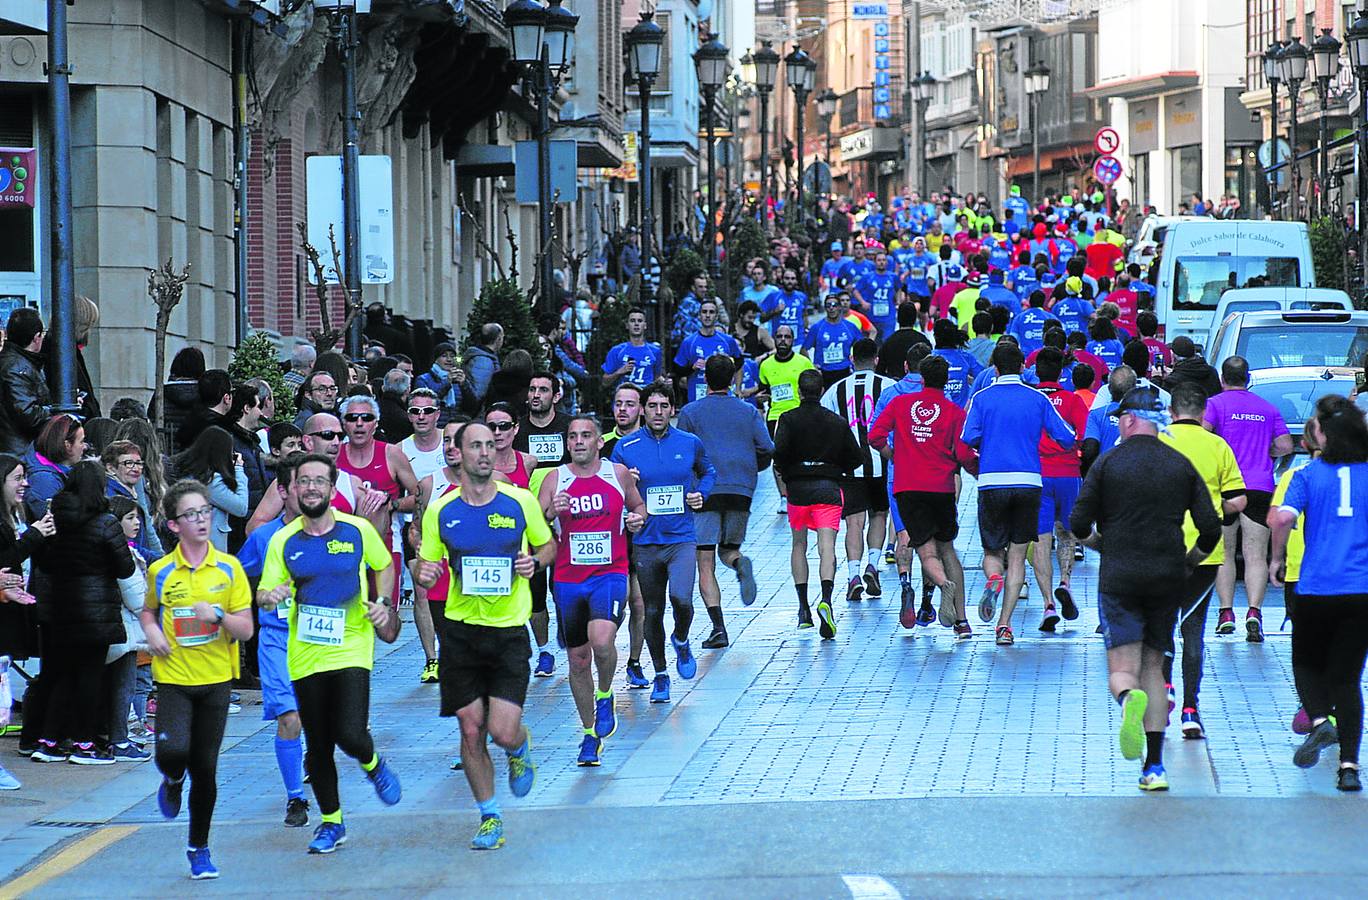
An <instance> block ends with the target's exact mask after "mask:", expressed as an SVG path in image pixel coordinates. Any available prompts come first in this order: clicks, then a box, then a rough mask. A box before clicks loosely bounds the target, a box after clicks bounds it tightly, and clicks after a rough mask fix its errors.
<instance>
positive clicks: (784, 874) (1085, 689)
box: [0, 477, 1368, 897]
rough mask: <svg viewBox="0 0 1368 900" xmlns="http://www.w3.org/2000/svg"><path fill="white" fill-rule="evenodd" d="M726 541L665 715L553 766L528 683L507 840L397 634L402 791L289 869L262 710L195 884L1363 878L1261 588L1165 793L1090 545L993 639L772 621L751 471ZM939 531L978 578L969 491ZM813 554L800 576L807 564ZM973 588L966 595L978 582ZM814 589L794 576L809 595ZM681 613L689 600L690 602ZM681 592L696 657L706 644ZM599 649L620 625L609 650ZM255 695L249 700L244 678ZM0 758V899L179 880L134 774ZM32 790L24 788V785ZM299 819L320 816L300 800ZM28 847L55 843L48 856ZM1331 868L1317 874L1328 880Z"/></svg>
mask: <svg viewBox="0 0 1368 900" xmlns="http://www.w3.org/2000/svg"><path fill="white" fill-rule="evenodd" d="M762 481H763V483H764V490H763V492H762V494H761V496H760V497H758V498H757V502H756V507H755V512H754V514H753V518H752V526H751V536H750V538H749V541H748V548H749V552H750V554H751V555H752V557H753V558H754V559H755V561H756V570H757V577H758V578H759V579H760V582H761V594H760V600H759V602H758V603H757V604H756V605H755V606H754V607H752V608H751V609H745V608H743V607H741V605H740V602H739V599H738V594H737V590H736V585H735V581H734V579H733V580H729V579H725V578H724V579H723V580H724V606H725V607H726V609H727V613H728V628H729V631H730V633H731V637H732V641H733V646H732V647H731V648H730V649H727V650H725V651H716V652H708V651H700V667H699V674H698V677H697V678H696V679H695V680H694V681H692V682H683V681H681V680H679V679H678V678H677V677H676V678H675V679H674V702H673V703H671V704H669V705H664V706H661V705H657V706H652V705H651V704H649V703H648V702H647V697H646V694H647V692H645V691H640V692H628V691H626V690H619V693H618V697H619V710H620V713H619V715H620V719H621V724H620V726H619V731H618V734H617V736H615V737H614V738H613V739H612V740H611V741H609V742H608V743H607V745H606V749H605V753H604V760H603V766H602V767H601V768H599V769H580V768H577V767H576V766H575V764H574V758H575V754H576V752H577V748H578V743H579V737H580V730H579V728H578V724H577V722H576V721H575V719H574V715H573V707H572V704H571V699H570V692H569V689H568V686H567V683H566V681H565V677H564V675H565V657H564V654H560V655H558V658H557V672H556V677H554V678H551V679H538V680H534V683H533V684H532V686H531V691H530V694H529V698H528V707H527V718H528V722H529V725H530V727H531V729H532V733H533V735H534V754H533V755H534V758H535V759H536V760H537V763H538V773H537V783H536V787H535V788H534V790H533V792H532V793H531V795H530V796H528V797H527V798H525V799H524V800H521V801H520V800H515V799H513V798H512V797H511V796H509V794H508V791H507V789H506V786H505V785H504V784H503V778H504V774H505V768H504V763H503V761H502V759H501V757H502V754H497V753H496V768H497V775H498V779H499V783H500V799H501V801H502V802H503V805H504V810H505V821H506V829H507V835H508V843H507V846H506V847H505V848H504V849H503V850H501V851H499V852H497V853H488V854H476V853H472V852H470V851H468V850H467V849H466V844H467V841H468V839H469V837H470V835H471V834H472V833H473V831H474V828H475V826H476V824H477V816H476V813H475V810H474V807H473V803H472V801H471V799H470V795H469V791H468V789H467V787H466V784H465V779H464V777H463V776H462V775H460V774H459V773H457V772H452V771H450V770H449V768H448V766H449V762H450V758H451V755H452V753H453V752H454V751H455V748H456V744H457V728H456V721H455V720H454V719H439V718H437V716H436V703H437V689H436V687H433V686H423V685H419V684H418V681H417V675H418V670H419V668H420V664H421V659H420V652H419V651H418V649H417V641H416V636H415V634H414V632H413V630H412V628H411V627H409V628H406V630H405V632H404V635H403V638H402V639H401V641H400V643H399V644H398V645H397V646H396V647H394V648H386V651H385V652H383V655H382V657H381V658H380V659H379V661H378V663H377V666H376V671H375V681H374V700H373V703H372V725H373V731H374V733H375V736H376V739H377V744H378V745H379V747H380V748H381V752H383V753H384V754H386V755H387V756H388V758H389V759H390V760H391V761H392V762H393V763H394V764H395V766H396V768H397V770H398V772H399V773H400V775H401V777H402V779H403V785H404V799H403V802H402V803H401V804H400V805H399V806H397V807H395V808H393V809H387V808H384V807H382V806H381V804H380V803H379V801H378V800H377V799H376V798H375V796H374V794H373V793H372V791H371V789H370V787H369V785H368V784H367V783H366V782H365V781H364V779H363V777H362V776H361V774H360V772H359V771H358V770H357V769H356V768H355V767H353V766H350V765H348V766H344V767H343V772H344V775H343V783H342V797H343V806H344V809H345V811H346V813H347V822H348V827H349V837H350V840H349V843H348V844H347V846H346V847H345V848H344V849H343V850H342V851H340V852H339V853H337V854H336V855H333V856H331V857H309V856H307V855H306V854H305V853H304V847H305V844H306V843H307V842H308V832H307V831H305V830H287V829H284V828H283V827H281V825H280V816H281V814H282V812H283V792H282V790H281V788H280V784H279V778H278V775H277V772H276V767H275V758H274V753H273V750H272V737H273V731H274V729H273V728H266V727H263V725H262V723H261V722H260V720H259V716H260V707H259V706H256V705H246V706H245V707H244V709H243V712H242V714H241V715H238V716H235V717H232V719H231V720H230V723H229V736H228V738H227V740H226V741H225V745H224V751H223V758H222V761H221V764H220V769H219V780H220V792H219V805H218V812H217V815H216V821H215V826H214V832H213V839H212V847H213V849H214V859H215V861H216V862H217V863H218V865H219V867H220V868H221V869H222V871H223V877H222V878H221V879H220V880H219V881H217V882H212V883H206V884H204V885H203V886H196V887H195V888H194V891H196V892H198V891H204V892H207V893H215V894H217V893H231V894H246V893H251V894H263V893H284V892H287V891H288V892H292V893H298V892H300V891H310V892H322V891H327V892H329V893H330V894H334V895H338V896H350V895H360V894H363V893H365V894H374V893H376V892H385V893H397V892H399V891H404V892H405V893H409V894H412V895H432V896H438V895H453V894H458V893H464V894H466V895H469V893H470V892H472V891H476V890H478V891H481V892H486V893H491V894H493V893H498V894H500V895H507V896H526V897H545V896H557V897H559V896H579V897H583V896H585V895H586V893H587V892H589V893H592V895H599V896H609V895H619V894H626V893H628V892H631V894H633V895H636V896H643V897H656V896H659V897H675V896H680V895H686V894H688V895H703V896H746V897H797V896H802V897H808V896H812V897H842V896H853V897H896V896H899V895H901V896H904V897H912V896H985V895H989V896H1040V895H1045V894H1050V895H1056V896H1084V895H1086V896H1097V895H1098V894H1100V893H1103V892H1105V893H1109V894H1118V895H1140V894H1146V895H1153V894H1154V893H1155V892H1156V891H1163V892H1164V893H1165V894H1168V895H1176V896H1187V895H1211V894H1212V893H1218V894H1234V893H1236V892H1242V893H1245V894H1248V895H1251V896H1266V895H1290V894H1293V893H1296V894H1301V895H1305V894H1307V893H1309V892H1311V891H1312V890H1315V891H1319V892H1321V893H1323V894H1326V895H1330V896H1341V895H1351V894H1357V895H1359V896H1362V895H1363V893H1364V892H1365V891H1368V860H1365V857H1364V855H1363V853H1362V852H1361V835H1362V834H1363V833H1364V831H1363V829H1364V828H1365V827H1368V812H1365V806H1364V804H1363V802H1362V800H1361V799H1360V798H1359V797H1357V796H1341V795H1338V794H1337V792H1336V791H1335V790H1334V786H1333V766H1334V762H1333V761H1332V759H1331V757H1333V753H1331V754H1328V755H1327V756H1326V758H1325V759H1324V760H1323V761H1322V764H1321V766H1320V767H1319V768H1317V769H1314V770H1311V771H1308V772H1303V771H1301V770H1299V769H1296V768H1294V767H1293V765H1292V761H1291V758H1292V750H1293V748H1294V746H1295V743H1296V740H1297V739H1296V738H1295V737H1294V736H1293V735H1292V733H1291V732H1290V730H1289V727H1288V723H1289V722H1290V721H1291V717H1292V714H1293V712H1294V711H1295V709H1296V700H1295V697H1294V694H1293V691H1292V689H1291V674H1290V664H1289V655H1290V644H1289V639H1288V636H1287V633H1286V632H1279V631H1277V627H1278V625H1279V623H1280V622H1281V621H1282V610H1281V606H1280V599H1279V598H1278V597H1277V596H1276V594H1275V596H1274V597H1271V598H1270V604H1269V606H1270V609H1269V612H1268V614H1267V616H1266V621H1267V625H1268V629H1269V631H1270V635H1269V639H1268V641H1267V643H1265V644H1263V645H1262V646H1259V645H1251V644H1247V643H1245V642H1244V640H1243V639H1236V640H1231V639H1219V640H1217V639H1212V640H1211V642H1210V643H1209V644H1208V647H1209V656H1208V663H1207V678H1206V681H1205V683H1204V690H1203V693H1202V712H1203V716H1204V719H1205V722H1206V725H1207V729H1208V732H1209V734H1210V739H1209V740H1208V741H1206V742H1185V741H1183V740H1182V739H1181V738H1180V737H1179V736H1178V735H1177V733H1176V729H1175V730H1174V731H1173V732H1171V738H1170V740H1169V743H1168V747H1167V759H1166V764H1167V766H1168V769H1169V776H1170V780H1171V782H1172V785H1173V789H1172V791H1171V793H1170V794H1169V795H1167V796H1163V795H1155V796H1147V795H1142V794H1140V793H1139V792H1138V791H1137V790H1136V788H1135V780H1136V777H1137V776H1138V774H1139V772H1138V766H1137V765H1136V764H1133V763H1128V762H1125V761H1123V760H1122V759H1121V758H1120V755H1119V753H1118V752H1117V751H1116V749H1115V728H1116V725H1117V724H1118V721H1119V717H1118V714H1117V711H1116V707H1115V705H1114V704H1113V703H1112V702H1111V700H1110V698H1109V697H1108V695H1107V692H1106V688H1105V665H1104V662H1105V661H1104V656H1103V652H1102V647H1101V639H1100V638H1099V637H1097V636H1096V635H1094V634H1093V629H1094V626H1095V625H1096V622H1097V619H1096V612H1095V610H1094V609H1093V606H1092V602H1091V601H1092V599H1093V596H1094V591H1093V584H1094V582H1095V576H1096V566H1095V562H1096V558H1095V557H1090V559H1089V560H1088V561H1087V562H1086V563H1084V564H1083V566H1082V568H1081V570H1080V571H1079V573H1078V575H1076V577H1075V586H1076V594H1078V595H1079V596H1080V600H1081V603H1082V606H1083V610H1084V611H1083V616H1082V618H1080V619H1079V620H1078V621H1077V622H1076V623H1071V624H1072V627H1070V628H1069V629H1068V630H1065V631H1063V632H1062V633H1060V634H1057V635H1046V636H1042V635H1040V633H1039V632H1038V631H1037V630H1036V625H1037V624H1038V621H1039V616H1040V609H1041V607H1040V600H1039V596H1038V594H1037V593H1036V591H1035V590H1034V588H1033V589H1032V596H1031V599H1030V600H1029V601H1028V602H1027V603H1025V604H1024V605H1023V608H1022V609H1021V612H1019V614H1018V618H1017V621H1016V622H1015V623H1014V624H1015V625H1016V628H1017V632H1018V643H1017V645H1016V646H1015V647H1012V648H1005V649H1000V648H996V647H994V646H993V642H992V634H991V629H989V628H987V627H984V626H981V625H980V623H978V621H977V615H976V614H974V613H972V612H971V618H972V619H973V624H974V626H975V628H976V632H977V633H976V636H975V638H974V639H973V640H972V641H970V642H967V643H957V642H955V641H954V640H953V639H952V638H951V636H950V633H949V631H948V630H945V629H940V628H938V627H934V626H933V628H932V629H930V630H926V631H923V630H921V629H918V630H917V631H916V632H915V633H907V632H905V631H903V630H902V629H900V628H898V627H897V602H896V590H895V587H896V579H895V577H894V576H893V574H892V569H891V568H890V569H889V570H888V571H887V573H886V574H885V576H884V581H885V597H884V599H882V600H876V601H871V602H865V603H861V604H858V605H847V604H846V603H845V601H844V600H843V599H842V600H839V601H838V603H837V609H838V615H839V620H838V628H839V633H838V635H837V638H836V640H835V641H834V642H827V643H823V642H821V641H820V640H819V638H818V635H817V633H816V632H815V631H806V632H798V631H797V630H796V629H795V628H794V624H795V616H794V610H795V602H794V599H793V591H792V586H791V583H790V580H789V576H788V530H787V527H786V525H785V523H784V520H783V518H782V517H780V516H778V515H775V502H776V496H775V495H774V493H773V488H772V483H771V482H770V481H769V480H768V478H767V477H766V478H764V479H762ZM967 487H968V485H966V494H965V502H964V504H963V508H964V513H965V515H964V528H963V532H962V536H961V540H960V544H961V547H962V549H964V550H965V551H966V553H965V563H966V568H973V567H976V565H977V563H978V559H979V553H978V552H977V550H976V549H973V546H972V545H974V544H976V543H977V535H976V533H975V531H974V529H973V527H972V526H973V517H972V503H971V501H972V496H973V495H972V492H971V491H969V490H967ZM815 564H816V560H815V551H814V556H813V572H814V578H815V573H816V567H815ZM982 581H983V577H982V574H981V573H978V572H974V573H973V574H972V575H971V576H970V579H969V582H970V583H969V592H970V602H971V605H972V604H973V602H974V601H975V600H976V598H977V595H978V592H979V590H980V588H981V586H982ZM815 590H816V583H815V581H814V591H815ZM700 605H701V604H700ZM706 624H707V618H706V616H705V615H703V614H702V611H701V609H700V611H699V616H698V621H697V622H696V623H695V630H694V639H695V646H697V642H698V641H701V640H702V638H703V637H704V636H705V634H706V631H705V628H706ZM622 643H623V646H625V636H624V639H623V642H622ZM246 696H247V698H248V699H251V698H252V697H253V695H250V694H248V695H246ZM12 746H13V741H12V739H6V741H5V743H4V752H5V754H6V755H5V758H4V759H5V764H6V765H7V766H11V767H12V770H13V771H15V773H16V774H17V775H18V776H19V777H20V778H22V779H24V780H25V782H26V784H25V790H23V791H21V792H18V793H17V794H12V795H6V796H0V878H7V877H9V875H10V874H13V873H15V872H18V871H20V870H23V869H26V868H30V867H31V866H33V865H34V864H35V863H38V862H39V861H40V860H41V859H42V858H43V857H44V854H46V855H47V858H48V860H49V862H48V863H47V864H45V867H40V868H39V869H38V870H36V871H35V872H33V873H31V875H29V876H27V877H26V880H21V881H20V882H11V883H10V884H9V885H0V897H3V896H8V895H10V894H11V893H14V892H28V893H31V895H33V896H54V897H55V896H61V897H97V896H99V897H105V896H110V895H111V894H138V895H158V896H167V895H172V894H175V895H184V893H185V892H187V891H189V890H191V889H190V887H189V886H188V885H187V882H186V866H185V859H184V855H183V850H184V843H185V819H184V817H182V818H181V819H180V820H179V821H177V822H175V823H166V822H164V821H163V820H162V819H161V818H160V816H159V815H158V814H157V811H156V808H155V803H154V801H153V799H152V795H153V792H154V790H155V788H156V784H157V781H158V776H157V774H156V772H155V770H154V768H153V767H152V765H151V764H146V765H140V766H137V767H133V768H129V767H127V766H119V767H109V768H105V769H97V770H88V769H85V770H82V769H77V768H75V767H72V766H48V767H42V766H39V765H38V764H35V763H30V762H26V761H23V760H19V759H18V758H17V757H15V756H14V754H13V753H12V752H11V747H12ZM54 794H55V795H57V796H58V798H59V799H58V800H56V801H53V802H45V803H41V804H39V803H38V802H37V798H39V797H45V796H49V795H54ZM315 820H316V813H315ZM53 854H56V855H55V856H54V855H53ZM1332 872H1333V873H1334V874H1333V876H1332V875H1331V874H1329V873H1332Z"/></svg>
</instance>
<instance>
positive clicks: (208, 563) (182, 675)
mask: <svg viewBox="0 0 1368 900" xmlns="http://www.w3.org/2000/svg"><path fill="white" fill-rule="evenodd" d="M201 600H203V601H204V602H205V603H208V604H209V605H210V606H219V607H222V608H223V612H224V614H225V615H226V614H228V613H235V612H240V611H241V610H244V609H250V608H251V606H252V590H251V587H250V585H249V584H248V582H247V574H246V573H245V572H243V571H242V566H241V565H240V564H239V563H238V561H237V560H236V559H234V558H233V557H231V556H229V555H228V554H227V553H221V552H219V551H218V550H215V549H214V547H213V546H212V545H210V547H209V553H208V555H207V556H205V557H204V562H202V563H200V564H199V566H198V567H197V568H191V566H190V564H189V563H187V562H186V561H185V557H184V556H182V555H181V548H180V545H179V544H177V545H176V549H174V550H172V551H171V552H170V553H168V554H166V555H165V556H163V557H162V558H161V559H159V560H156V561H155V562H153V563H152V564H151V565H150V566H148V567H147V597H146V599H145V600H144V601H143V602H144V606H145V607H146V608H147V609H148V610H152V611H157V612H158V616H157V621H158V623H159V624H160V626H161V630H162V634H164V635H166V642H167V643H168V644H170V645H171V655H170V656H154V657H152V678H153V679H154V680H156V681H158V682H160V683H161V684H180V685H187V686H189V685H200V684H221V683H222V682H225V681H231V680H233V679H234V678H236V677H237V674H238V647H237V641H235V640H233V636H232V635H230V634H229V633H228V629H227V628H224V627H223V626H222V625H213V624H210V623H208V622H202V621H200V620H199V619H198V618H196V617H195V613H194V609H193V607H194V605H195V604H196V603H198V602H199V601H201Z"/></svg>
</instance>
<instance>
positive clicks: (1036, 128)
mask: <svg viewBox="0 0 1368 900" xmlns="http://www.w3.org/2000/svg"><path fill="white" fill-rule="evenodd" d="M1049 89H1050V67H1049V66H1047V65H1045V63H1044V62H1037V63H1036V64H1035V65H1033V66H1031V67H1030V68H1029V69H1027V70H1026V96H1027V97H1029V98H1030V100H1031V155H1032V156H1033V157H1034V159H1035V172H1034V174H1033V175H1032V176H1031V195H1032V196H1031V202H1032V203H1039V202H1040V95H1041V94H1043V93H1045V92H1046V91H1048V90H1049Z"/></svg>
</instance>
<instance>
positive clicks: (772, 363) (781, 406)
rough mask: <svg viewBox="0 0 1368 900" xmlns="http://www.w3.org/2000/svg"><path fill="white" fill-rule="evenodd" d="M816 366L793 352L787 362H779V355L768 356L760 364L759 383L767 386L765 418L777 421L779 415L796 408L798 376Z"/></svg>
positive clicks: (797, 401)
mask: <svg viewBox="0 0 1368 900" xmlns="http://www.w3.org/2000/svg"><path fill="white" fill-rule="evenodd" d="M815 368H817V367H816V366H814V365H813V364H812V360H810V359H808V358H807V357H806V356H804V355H803V354H801V353H795V354H793V356H791V357H790V358H789V360H788V362H780V361H779V357H777V356H770V357H769V358H768V359H766V360H765V361H764V362H762V363H761V364H760V384H761V386H762V387H767V388H769V394H770V403H769V411H768V412H766V413H765V418H766V419H767V420H769V421H771V422H777V421H778V420H779V417H780V416H781V415H783V414H784V413H786V412H788V411H789V410H791V409H797V408H798V403H799V402H800V401H799V398H798V376H799V375H802V374H803V373H804V372H806V371H807V370H808V369H815Z"/></svg>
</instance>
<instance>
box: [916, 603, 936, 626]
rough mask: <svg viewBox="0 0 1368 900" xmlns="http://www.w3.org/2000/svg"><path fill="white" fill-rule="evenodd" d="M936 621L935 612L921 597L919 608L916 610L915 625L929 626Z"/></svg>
mask: <svg viewBox="0 0 1368 900" xmlns="http://www.w3.org/2000/svg"><path fill="white" fill-rule="evenodd" d="M934 621H936V610H935V609H934V608H933V607H932V606H931V604H930V603H928V602H927V600H926V598H925V597H922V602H921V606H920V607H918V608H917V624H918V625H930V624H931V623H932V622H934Z"/></svg>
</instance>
